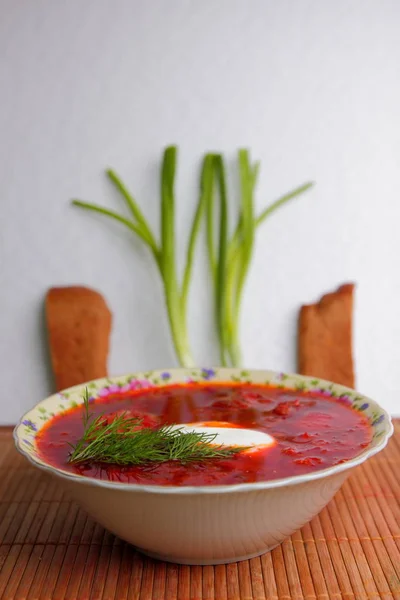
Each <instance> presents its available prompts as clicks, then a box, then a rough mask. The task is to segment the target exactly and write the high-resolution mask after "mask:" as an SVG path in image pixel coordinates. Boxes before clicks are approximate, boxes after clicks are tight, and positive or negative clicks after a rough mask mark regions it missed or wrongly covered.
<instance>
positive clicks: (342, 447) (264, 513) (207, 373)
mask: <svg viewBox="0 0 400 600" xmlns="http://www.w3.org/2000/svg"><path fill="white" fill-rule="evenodd" d="M88 413H90V418H91V419H96V428H95V430H96V435H98V434H99V431H100V430H101V432H103V431H104V432H105V434H106V433H107V431H108V429H107V428H109V427H110V426H111V427H112V426H113V425H114V424H115V423H116V421H115V420H116V419H121V418H122V419H131V421H132V422H138V423H140V427H141V428H142V429H145V430H146V431H145V432H143V431H142V432H141V433H142V434H143V433H149V435H150V437H149V438H148V439H153V438H154V433H155V432H156V433H157V434H158V433H160V431H161V430H165V429H167V430H168V431H169V430H170V429H173V428H175V427H177V428H178V429H179V428H181V430H182V428H183V429H185V428H186V429H187V430H190V429H191V428H193V431H197V430H201V431H203V432H204V431H206V432H207V431H210V432H215V431H218V432H222V433H223V434H226V435H225V436H224V435H222V437H221V440H223V441H222V443H219V445H218V446H216V442H215V439H214V438H213V437H212V436H211V437H210V438H209V441H210V440H214V441H213V444H214V445H213V448H217V447H218V448H220V447H221V448H234V449H235V451H233V450H232V453H231V454H227V453H221V455H220V456H216V457H215V456H214V454H215V452H214V454H213V456H212V457H208V458H207V457H206V458H199V459H194V460H186V459H185V460H184V461H182V460H179V453H177V452H176V448H175V449H174V453H175V454H173V453H172V454H171V456H173V457H174V458H171V459H169V458H168V456H169V455H168V456H167V457H166V458H165V456H164V458H163V460H162V462H157V461H153V462H152V461H149V462H146V461H144V462H138V461H136V462H135V458H134V457H133V458H132V460H130V459H129V457H128V459H126V458H125V459H124V460H125V462H124V463H123V464H113V462H112V461H113V460H116V459H115V457H114V455H112V456H111V459H110V456H108V457H106V458H107V461H106V462H103V459H102V460H101V461H99V460H97V459H96V458H94V459H93V456H95V454H93V456H92V458H91V456H90V452H87V456H86V458H84V459H82V460H81V461H80V462H77V463H76V462H71V455H72V452H73V450H74V448H75V449H76V447H77V444H78V443H81V442H82V439H83V438H82V436H83V435H84V433H85V431H86V430H85V427H87V425H85V418H86V419H87V418H88ZM85 415H86V416H85ZM136 420H137V421H136ZM118 423H120V421H118ZM208 428H209V429H208ZM120 431H121V430H120V429H118V432H117V433H120ZM392 432H393V427H392V423H391V420H390V416H389V415H388V414H387V413H386V412H385V411H384V410H383V409H382V408H381V407H380V406H379V405H378V404H377V403H376V402H374V401H373V400H371V399H369V398H367V397H366V396H363V395H362V394H359V393H358V392H356V391H355V390H352V389H349V388H346V387H343V386H341V385H337V384H334V383H331V382H327V381H323V380H320V379H316V378H312V377H304V376H300V375H292V374H284V373H276V372H271V371H263V370H251V371H244V370H239V369H219V368H215V369H211V368H203V369H169V370H159V371H151V372H146V373H135V374H130V375H126V376H122V377H115V378H111V379H101V380H96V381H92V382H88V383H86V384H84V385H79V386H76V387H74V388H71V389H69V390H65V391H63V392H61V393H58V394H55V395H53V396H51V397H49V398H47V399H45V400H43V401H41V402H39V403H38V404H37V405H36V406H35V407H34V408H33V409H32V410H30V411H28V412H27V413H26V414H25V415H24V416H23V417H22V418H21V420H20V422H19V423H18V425H17V426H16V428H15V430H14V438H15V442H16V446H17V448H18V450H19V451H20V452H21V453H22V454H23V455H24V456H25V457H26V458H27V459H28V460H29V461H30V462H31V463H32V464H33V465H34V466H35V467H38V468H40V469H42V470H44V471H46V472H47V473H49V474H50V475H51V476H53V477H56V478H57V479H58V480H59V481H60V483H62V485H63V486H64V488H65V490H66V491H67V492H69V494H70V495H71V497H72V498H73V499H74V500H75V501H76V502H77V503H78V504H79V505H80V506H81V507H82V508H83V509H85V510H86V511H87V513H88V514H89V515H90V516H92V517H93V518H94V519H96V520H97V521H98V522H99V523H100V524H101V525H103V526H104V527H105V528H106V529H108V530H109V531H111V532H112V533H114V534H115V535H117V536H119V537H121V538H122V539H124V540H126V541H128V542H129V543H131V544H133V545H134V546H136V547H137V548H138V549H139V550H140V551H142V552H143V553H145V554H147V555H149V556H151V557H154V558H158V559H162V560H166V561H170V562H176V563H182V564H198V565H206V564H221V563H229V562H235V561H240V560H245V559H248V558H251V557H255V556H258V555H260V554H262V553H264V552H267V551H269V550H271V549H272V548H274V547H275V546H277V545H278V544H280V543H281V542H282V541H283V540H284V539H285V538H286V537H287V536H289V535H291V534H292V533H293V532H294V531H296V530H297V529H299V528H300V527H302V526H303V525H304V524H305V523H307V522H308V521H310V520H311V519H312V518H313V517H314V516H315V515H316V514H317V513H318V512H319V511H320V510H321V509H322V508H323V507H324V506H326V504H327V503H328V502H329V500H330V499H331V498H332V497H333V496H334V494H335V493H336V491H337V490H338V489H339V488H340V486H341V485H342V483H343V482H344V481H345V479H346V478H347V477H348V476H349V474H350V473H351V471H352V469H354V468H355V467H357V465H360V464H361V463H363V462H364V461H365V460H367V459H368V458H369V457H371V456H373V455H374V454H376V453H377V452H379V451H380V450H382V449H383V448H384V447H385V445H386V444H387V442H388V439H389V437H390V436H391V434H392ZM101 435H103V433H101ZM91 439H92V438H90V435H88V437H87V439H86V444H89V443H90V440H91ZM207 439H208V438H207ZM88 440H89V441H88ZM224 440H225V442H224ZM226 440H231V441H230V442H229V444H228V442H227V441H226ZM232 440H233V441H232ZM241 440H242V441H241ZM249 440H250V442H249ZM242 442H243V443H242ZM210 443H211V442H210ZM224 444H225V445H224ZM227 444H228V445H227ZM82 448H83V449H85V444H82ZM147 449H148V448H147V446H146V447H145V448H143V446H142V448H141V450H140V452H142V453H143V452H144V453H146V451H147ZM97 450H100V456H101V451H103V450H104V448H103V446H102V444H101V443H99V444H98V445H97ZM135 452H136V451H133V454H135ZM104 460H106V459H104ZM110 461H111V462H110Z"/></svg>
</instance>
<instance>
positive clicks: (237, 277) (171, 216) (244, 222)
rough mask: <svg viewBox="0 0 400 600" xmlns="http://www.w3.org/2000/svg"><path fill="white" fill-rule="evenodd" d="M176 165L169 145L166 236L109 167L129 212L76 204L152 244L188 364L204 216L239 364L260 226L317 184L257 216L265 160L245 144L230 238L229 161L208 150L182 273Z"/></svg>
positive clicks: (217, 294) (228, 351) (228, 346)
mask: <svg viewBox="0 0 400 600" xmlns="http://www.w3.org/2000/svg"><path fill="white" fill-rule="evenodd" d="M176 165H177V148H176V147H175V146H169V147H167V148H166V149H165V150H164V155H163V161H162V166H161V181H160V196H161V223H160V238H161V239H160V242H157V239H156V236H155V235H154V233H153V232H152V230H151V227H150V226H149V223H148V222H147V219H146V217H145V216H144V214H143V212H142V210H141V209H140V207H139V205H138V203H137V202H136V200H135V199H134V197H133V196H132V195H131V194H130V192H129V191H128V189H127V188H126V186H125V185H124V183H123V182H122V181H121V179H120V178H119V177H118V175H117V174H116V173H115V172H114V171H113V170H111V169H109V170H108V171H106V173H107V176H108V178H109V179H110V181H111V183H112V184H113V185H114V186H115V187H116V189H117V190H118V192H119V193H120V194H121V196H122V198H123V199H124V200H125V203H126V206H127V209H128V211H129V213H130V218H128V217H125V216H123V215H120V214H119V213H117V212H115V211H113V210H110V209H108V208H105V207H103V206H99V205H97V204H92V203H88V202H83V201H81V200H73V201H72V202H73V204H74V205H75V206H79V207H80V208H83V209H86V210H89V211H93V212H96V213H99V214H102V215H104V216H106V217H109V218H110V219H113V220H115V221H118V222H119V223H121V224H122V225H125V227H127V228H128V229H129V230H130V231H131V232H132V233H134V234H135V235H136V236H137V237H139V238H140V239H141V240H142V242H143V243H144V244H145V245H146V246H147V247H148V249H149V250H150V252H151V254H152V256H153V258H154V261H155V264H156V266H157V269H158V271H159V273H160V276H161V280H162V284H163V289H164V297H165V304H166V309H167V314H168V320H169V326H170V331H171V337H172V341H173V344H174V348H175V352H176V355H177V358H178V361H179V363H180V364H181V366H184V367H193V366H195V360H194V358H193V355H192V352H191V349H190V343H189V336H188V327H187V305H188V294H189V289H190V283H191V278H192V271H193V260H194V256H195V249H196V244H197V239H198V234H199V230H200V225H201V222H202V220H203V217H204V216H205V221H206V232H207V251H208V258H209V265H210V271H211V277H212V282H213V288H214V303H215V318H216V328H217V332H218V338H219V345H220V356H221V364H222V365H228V364H231V365H233V366H240V365H241V360H242V359H241V350H240V344H239V323H240V307H241V302H242V297H243V291H244V287H245V283H246V279H247V276H248V272H249V268H250V265H251V260H252V256H253V252H254V240H255V232H256V229H257V227H258V226H259V225H260V224H261V223H263V222H264V221H265V220H266V219H267V218H268V217H270V216H271V215H272V214H273V213H274V212H275V211H276V210H277V209H278V208H280V207H281V206H283V205H284V204H286V203H287V202H288V201H289V200H291V199H293V198H296V197H298V196H299V195H300V194H302V193H304V192H306V191H307V190H308V189H309V188H310V187H311V186H312V185H313V184H312V183H311V182H309V183H306V184H304V185H302V186H300V187H298V188H296V189H295V190H293V191H292V192H289V193H288V194H285V195H284V196H282V197H281V198H279V199H278V200H276V201H275V202H273V203H272V204H270V205H269V206H268V207H267V208H265V209H264V211H263V212H261V214H260V215H259V216H258V217H256V216H255V209H254V190H255V186H256V181H257V176H258V171H259V163H255V164H254V165H252V164H251V162H250V157H249V153H248V151H247V150H239V155H238V166H239V179H240V194H241V201H240V213H239V218H238V220H237V225H236V229H235V230H234V232H233V233H232V235H231V236H230V233H229V230H228V223H229V219H228V216H229V215H228V212H229V201H228V191H227V185H226V169H225V164H224V160H223V157H222V155H221V154H213V153H208V154H206V155H205V157H204V159H203V165H202V170H201V178H200V193H199V199H198V203H197V207H196V210H195V213H194V217H193V222H192V226H191V229H190V233H189V239H188V242H187V250H186V263H185V267H184V272H183V276H182V278H181V277H180V276H179V274H178V272H177V265H176V250H175V245H176V235H175V178H176ZM215 190H218V195H219V207H220V210H219V227H218V228H216V227H215V210H214V209H215V198H214V196H215ZM216 229H218V243H217V244H216V243H215V239H214V236H215V230H216ZM181 279H182V281H181Z"/></svg>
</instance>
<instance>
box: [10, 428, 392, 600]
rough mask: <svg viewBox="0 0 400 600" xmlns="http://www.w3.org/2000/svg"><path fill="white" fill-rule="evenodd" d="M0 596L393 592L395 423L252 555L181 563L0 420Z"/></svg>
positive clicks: (74, 598) (184, 599)
mask: <svg viewBox="0 0 400 600" xmlns="http://www.w3.org/2000/svg"><path fill="white" fill-rule="evenodd" d="M0 469H1V478H0V511H1V517H0V542H1V545H0V569H1V570H0V598H4V599H6V600H12V599H17V598H18V599H25V598H26V599H34V598H38V599H39V598H40V599H45V600H50V599H52V598H53V599H60V600H61V599H64V598H65V599H67V598H69V599H71V600H78V599H83V600H86V599H91V598H93V599H109V600H111V599H118V600H119V599H138V600H139V599H140V600H151V599H155V600H164V599H165V600H173V599H174V598H175V599H177V600H191V599H193V600H194V599H196V600H197V599H199V600H211V599H213V600H236V599H238V600H239V599H246V600H252V599H254V600H262V599H265V598H268V599H271V600H272V599H274V600H278V599H279V600H290V599H292V598H293V599H296V600H300V599H303V598H304V599H307V600H328V599H329V598H333V599H335V600H338V599H340V598H344V599H348V600H352V599H353V598H356V599H358V598H360V599H362V598H366V599H368V600H370V599H373V598H399V599H400V423H399V422H397V424H396V434H395V436H394V438H392V440H391V442H390V444H389V446H388V448H387V449H386V450H385V451H384V452H382V453H380V454H379V455H378V456H377V457H375V458H373V459H371V460H370V461H368V462H367V463H366V464H365V465H363V466H362V467H359V468H358V469H357V470H356V471H355V473H354V475H353V476H352V477H351V478H350V479H349V480H348V481H347V482H346V484H345V485H344V486H343V488H342V489H341V490H340V491H339V492H338V494H337V495H336V496H335V498H334V500H332V502H331V503H330V504H329V506H328V507H327V508H326V509H325V510H323V511H322V513H320V515H319V516H318V517H316V518H315V519H314V520H313V521H312V522H311V523H309V524H308V525H306V526H305V527H303V529H302V530H301V531H299V532H297V533H295V534H294V535H293V536H292V537H291V539H288V540H286V541H285V542H284V543H283V544H282V545H281V546H280V547H278V548H276V549H275V550H273V551H272V552H271V553H268V554H265V555H264V556H262V557H260V558H254V559H252V560H250V561H244V562H242V563H237V564H232V565H227V566H225V565H222V566H217V567H187V566H178V565H174V564H166V563H161V562H157V561H153V560H150V559H148V558H145V557H143V556H142V555H140V554H139V553H138V552H136V551H135V549H134V548H132V547H131V546H129V545H128V544H125V543H124V542H122V541H121V540H119V539H117V538H115V537H114V536H113V535H111V534H110V533H108V532H107V531H104V529H102V528H101V527H100V526H99V525H96V524H95V523H94V522H93V521H92V520H91V519H89V518H87V517H86V515H85V514H84V513H83V512H82V511H80V510H79V509H78V508H77V506H76V505H75V504H73V503H71V502H69V501H68V500H67V499H66V498H65V497H64V495H63V493H62V491H61V489H60V488H59V486H58V484H57V482H55V481H52V480H51V479H50V478H48V476H47V475H45V474H44V473H42V472H40V471H39V470H37V469H34V468H33V467H30V466H29V464H28V463H27V462H26V460H24V459H23V457H21V456H20V455H19V454H18V453H17V452H16V451H15V450H14V445H13V441H12V436H11V431H10V429H5V428H2V429H0Z"/></svg>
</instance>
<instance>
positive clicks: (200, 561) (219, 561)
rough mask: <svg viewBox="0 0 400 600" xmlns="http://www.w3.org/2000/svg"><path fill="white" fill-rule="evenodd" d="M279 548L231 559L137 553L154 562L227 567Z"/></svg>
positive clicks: (266, 549) (140, 549)
mask: <svg viewBox="0 0 400 600" xmlns="http://www.w3.org/2000/svg"><path fill="white" fill-rule="evenodd" d="M277 546H279V544H275V545H274V546H271V547H270V548H264V549H263V550H261V551H260V552H255V553H254V554H246V555H245V556H235V557H233V558H232V557H231V558H181V557H179V556H165V555H164V554H157V553H156V552H148V551H147V550H143V549H142V548H137V550H139V552H141V553H142V554H145V555H146V556H149V557H150V558H155V559H156V560H162V561H165V562H170V563H177V564H180V565H227V564H229V563H235V562H240V561H242V560H250V558H256V556H261V554H265V553H266V552H270V550H273V549H274V548H276V547H277Z"/></svg>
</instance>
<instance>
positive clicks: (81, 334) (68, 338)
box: [46, 286, 112, 391]
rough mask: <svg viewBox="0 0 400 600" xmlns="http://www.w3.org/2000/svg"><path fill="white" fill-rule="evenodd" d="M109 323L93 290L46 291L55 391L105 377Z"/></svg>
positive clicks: (61, 288) (104, 304) (70, 288)
mask: <svg viewBox="0 0 400 600" xmlns="http://www.w3.org/2000/svg"><path fill="white" fill-rule="evenodd" d="M111 320H112V317H111V312H110V310H109V309H108V307H107V304H106V302H105V300H104V298H103V297H102V296H101V294H99V293H98V292H96V291H94V290H91V289H89V288H86V287H81V286H75V287H59V288H52V289H50V290H49V291H48V293H47V295H46V321H47V328H48V336H49V345H50V354H51V363H52V367H53V373H54V378H55V383H56V388H57V391H59V390H63V389H66V388H68V387H71V386H73V385H77V384H79V383H84V382H85V381H89V380H91V379H97V378H99V377H105V376H107V358H108V350H109V338H110V332H111Z"/></svg>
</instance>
